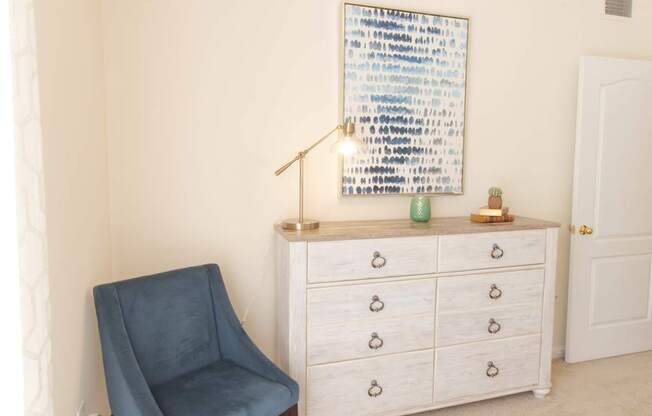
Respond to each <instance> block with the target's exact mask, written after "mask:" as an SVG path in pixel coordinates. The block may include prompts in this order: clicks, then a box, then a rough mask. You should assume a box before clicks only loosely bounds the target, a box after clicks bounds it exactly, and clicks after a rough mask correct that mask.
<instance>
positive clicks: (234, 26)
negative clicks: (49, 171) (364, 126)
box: [103, 0, 652, 354]
mask: <svg viewBox="0 0 652 416" xmlns="http://www.w3.org/2000/svg"><path fill="white" fill-rule="evenodd" d="M377 3H378V4H386V5H390V6H391V5H395V6H396V5H399V6H400V7H402V8H407V9H415V10H423V11H429V12H441V13H446V14H452V15H462V16H469V17H470V18H471V32H470V37H471V40H470V54H469V56H470V60H469V72H468V76H469V82H468V119H467V120H468V123H467V125H468V131H467V139H466V158H465V162H466V164H465V178H464V179H465V180H464V182H465V195H464V196H438V197H434V198H433V206H434V214H435V215H439V216H445V215H466V214H468V213H469V211H470V210H472V209H474V208H476V207H478V206H479V205H481V204H483V203H484V202H485V198H486V189H487V188H488V187H489V186H491V185H494V184H495V185H500V186H502V187H503V188H504V190H505V193H506V201H507V203H508V205H509V206H510V207H511V208H512V210H513V212H515V213H516V214H522V215H528V216H534V217H542V218H546V219H550V220H556V221H560V222H563V223H564V224H567V223H568V221H569V220H570V203H571V187H572V171H573V150H574V137H575V107H576V91H577V90H576V88H577V67H578V58H579V56H580V55H582V54H599V55H608V56H618V57H635V58H652V43H651V42H650V41H649V40H650V39H651V38H652V24H651V23H652V4H650V3H647V2H635V4H636V7H637V10H636V11H635V12H636V15H637V17H636V18H634V19H633V20H631V21H629V22H628V23H621V22H619V21H615V20H607V19H603V18H601V15H600V13H601V5H602V4H603V3H602V1H599V0H583V1H581V0H545V1H543V0H530V1H524V0H509V1H508V0H499V1H498V0H496V1H490V2H489V1H486V0H474V1H472V0H466V1H460V0H440V1H419V0H408V1H401V2H393V3H392V2H387V1H378V2H377ZM103 5H104V14H103V16H104V40H105V56H106V58H105V61H106V71H107V72H106V82H107V114H108V137H109V154H110V171H111V175H110V188H111V196H112V198H111V218H112V229H111V230H112V238H113V273H114V276H115V277H125V276H131V275H137V274H141V273H150V272H155V271H158V270H162V269H166V268H171V267H180V266H185V265H189V264H194V263H203V262H213V261H214V262H217V263H219V264H220V265H221V266H222V269H223V272H224V275H225V277H226V280H227V286H228V289H229V291H230V294H231V297H232V298H233V301H234V302H235V305H236V309H237V311H238V313H239V314H240V315H242V314H243V313H244V312H245V310H246V307H247V305H248V304H249V303H250V302H252V299H255V300H254V301H253V306H252V308H251V311H250V314H249V317H248V323H247V326H248V330H249V332H250V333H252V335H253V337H254V339H255V340H256V342H257V343H258V344H259V345H260V346H261V347H262V348H263V349H264V350H265V351H266V352H267V353H268V354H273V352H274V351H273V348H274V347H273V346H274V318H273V313H274V297H273V295H272V294H273V287H274V286H273V280H274V276H273V273H272V270H273V269H272V263H273V258H272V252H271V245H272V230H271V227H272V224H273V223H274V222H275V221H278V220H280V219H282V218H283V217H287V216H291V215H294V214H295V212H296V207H295V201H296V197H297V191H296V183H297V171H296V169H291V170H290V171H289V172H288V173H287V174H285V175H284V176H282V177H280V178H276V177H274V176H273V172H274V170H275V168H277V167H278V166H279V165H280V164H281V163H283V162H285V160H286V159H288V158H289V157H290V156H291V155H292V154H293V153H294V152H295V151H296V150H298V149H299V148H301V147H302V146H305V145H306V144H308V143H310V142H311V141H312V140H314V139H315V138H316V137H318V136H320V135H321V134H322V133H323V132H325V131H327V130H328V129H329V128H330V127H331V126H332V125H334V124H335V123H336V122H337V119H338V114H339V110H338V108H339V107H338V100H339V94H338V90H339V86H340V84H339V68H340V64H341V63H340V61H339V48H340V36H339V34H340V31H341V27H340V24H339V22H340V20H339V19H340V17H339V16H340V10H341V2H340V1H325V0H313V1H265V2H262V1H261V2H250V1H248V2H238V1H230V2H211V1H199V0H189V1H183V2H181V1H169V0H168V1H158V2H153V1H146V0H140V1H135V0H112V1H106V2H104V3H103ZM307 182H308V186H309V190H308V193H307V210H308V213H309V214H310V215H312V216H315V217H317V218H319V219H322V220H334V219H371V218H399V217H403V218H404V217H406V216H407V215H408V204H409V203H408V198H404V197H349V198H345V199H343V198H341V197H338V195H337V161H336V157H335V156H334V155H332V154H330V153H329V150H328V146H324V148H320V149H319V150H317V151H315V152H314V153H312V154H311V155H310V157H309V159H308V171H307ZM568 238H569V237H568V232H567V230H566V228H565V227H564V228H563V229H562V233H561V253H560V261H559V285H558V290H557V295H558V299H557V319H556V329H555V346H556V348H557V349H558V350H559V349H560V348H561V347H562V345H563V342H564V330H565V312H566V287H567V275H568Z"/></svg>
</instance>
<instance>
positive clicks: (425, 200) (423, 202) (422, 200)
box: [410, 195, 430, 222]
mask: <svg viewBox="0 0 652 416" xmlns="http://www.w3.org/2000/svg"><path fill="white" fill-rule="evenodd" d="M410 218H412V221H416V222H428V221H430V198H429V197H427V196H421V195H418V196H413V197H412V200H411V201H410Z"/></svg>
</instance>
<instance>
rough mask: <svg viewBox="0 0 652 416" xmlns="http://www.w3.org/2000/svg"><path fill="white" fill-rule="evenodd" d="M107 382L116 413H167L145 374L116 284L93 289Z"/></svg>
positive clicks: (123, 415)
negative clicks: (125, 323)
mask: <svg viewBox="0 0 652 416" xmlns="http://www.w3.org/2000/svg"><path fill="white" fill-rule="evenodd" d="M93 297H94V299H95V311H96V313H97V321H98V327H99V332H100V341H101V344H102V356H103V362H104V373H105V377H106V386H107V390H108V393H109V402H110V404H111V410H112V412H113V414H114V415H115V416H164V415H163V412H161V409H160V408H159V407H158V404H156V400H155V399H154V396H153V395H152V392H151V390H150V388H149V386H148V384H147V381H146V380H145V377H144V376H143V373H142V371H141V370H140V366H139V365H138V360H137V359H136V356H135V354H134V352H133V349H132V347H131V342H130V341H129V336H128V334H127V329H126V328H125V325H124V321H123V319H122V309H121V306H120V301H119V299H118V293H117V291H116V290H115V287H114V286H113V285H110V284H108V285H101V286H97V287H95V288H94V289H93Z"/></svg>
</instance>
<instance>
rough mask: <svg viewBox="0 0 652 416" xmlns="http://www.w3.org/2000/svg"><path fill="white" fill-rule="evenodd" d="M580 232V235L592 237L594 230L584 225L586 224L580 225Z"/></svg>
mask: <svg viewBox="0 0 652 416" xmlns="http://www.w3.org/2000/svg"><path fill="white" fill-rule="evenodd" d="M578 231H579V233H580V235H591V234H593V228H591V227H589V226H588V225H584V224H582V225H580V228H579V230H578Z"/></svg>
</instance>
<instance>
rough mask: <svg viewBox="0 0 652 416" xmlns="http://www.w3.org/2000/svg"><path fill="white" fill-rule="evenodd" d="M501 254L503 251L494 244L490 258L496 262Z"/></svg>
mask: <svg viewBox="0 0 652 416" xmlns="http://www.w3.org/2000/svg"><path fill="white" fill-rule="evenodd" d="M503 254H505V250H503V249H502V248H500V246H499V245H498V244H494V247H493V249H492V250H491V258H492V259H496V260H498V259H500V258H502V257H503Z"/></svg>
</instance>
